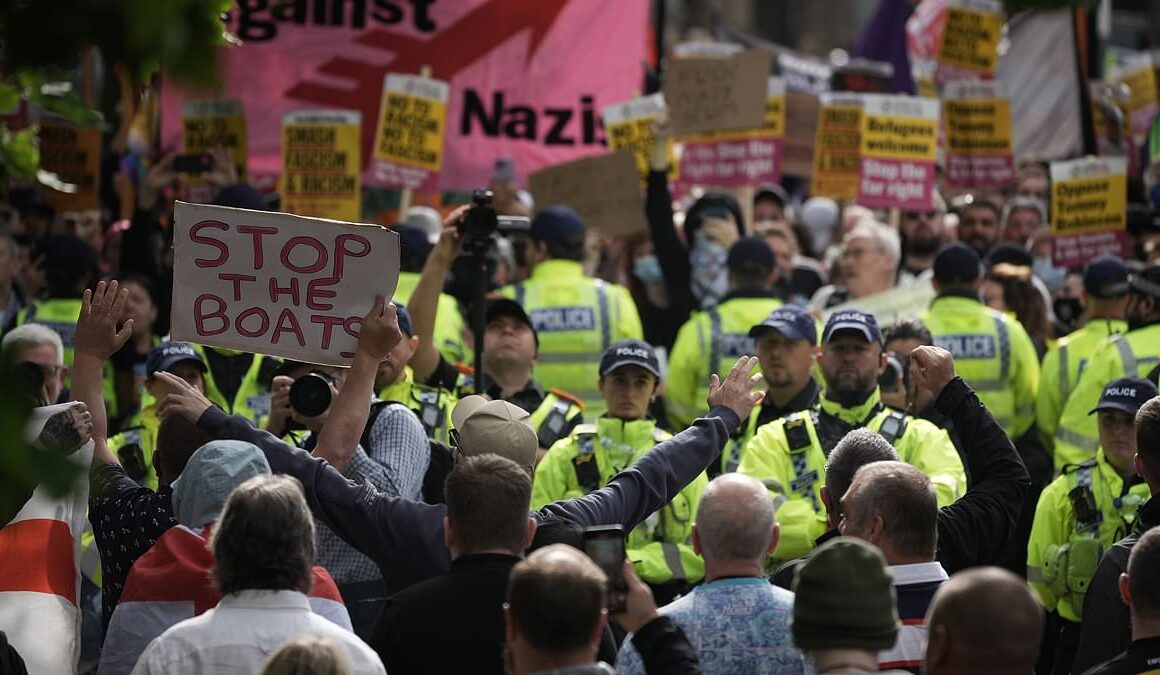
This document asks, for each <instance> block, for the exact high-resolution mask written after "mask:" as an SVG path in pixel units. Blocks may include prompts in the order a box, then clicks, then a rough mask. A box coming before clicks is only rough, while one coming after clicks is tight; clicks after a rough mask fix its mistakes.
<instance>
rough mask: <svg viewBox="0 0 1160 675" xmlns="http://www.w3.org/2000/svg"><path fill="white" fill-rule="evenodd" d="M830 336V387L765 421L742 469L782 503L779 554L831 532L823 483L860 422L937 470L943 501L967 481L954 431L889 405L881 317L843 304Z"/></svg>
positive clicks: (786, 555)
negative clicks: (884, 395) (883, 394)
mask: <svg viewBox="0 0 1160 675" xmlns="http://www.w3.org/2000/svg"><path fill="white" fill-rule="evenodd" d="M822 343H823V346H822V355H821V370H822V377H823V379H824V385H825V389H824V391H823V393H822V397H821V399H820V402H819V404H818V405H816V406H814V407H813V408H811V409H810V410H809V411H808V412H799V413H794V414H791V415H789V416H788V417H784V418H782V419H780V420H778V421H776V422H773V423H771V424H767V425H765V426H763V427H761V428H759V429H758V430H757V435H755V436H754V437H753V439H752V440H751V441H749V444H748V445H747V446H746V448H745V454H744V455H743V456H742V458H741V464H740V466H739V467H738V469H737V470H738V471H739V472H741V473H744V474H748V475H750V476H753V477H754V478H757V479H758V480H761V481H763V482H764V483H765V485H766V487H767V488H768V489H769V492H770V496H771V497H772V498H773V500H774V502H775V504H776V505H777V508H778V511H777V521H778V522H779V523H781V541H780V542H779V543H778V545H777V550H775V551H774V556H773V557H774V560H775V561H777V562H784V561H786V560H789V559H791V558H797V557H800V556H802V555H805V554H806V553H809V551H810V549H811V548H812V547H813V545H814V540H815V539H816V538H817V537H819V536H820V535H821V534H822V533H823V532H825V530H826V512H825V509H824V508H823V507H822V505H821V496H820V491H821V485H822V480H821V478H822V475H823V473H824V469H825V464H826V458H827V457H828V456H829V454H830V451H831V450H833V448H834V446H835V445H837V443H838V441H839V440H841V439H842V437H843V436H845V435H846V433H847V432H849V431H851V430H853V429H859V428H863V427H866V428H869V429H872V430H874V431H877V432H878V433H879V434H881V435H882V436H883V437H884V438H886V440H888V441H890V442H891V443H892V444H893V445H894V447H895V449H897V450H898V454H899V456H900V457H901V458H902V461H904V462H908V463H910V464H912V465H914V466H915V467H916V468H918V469H919V470H921V471H922V472H923V473H925V474H926V475H927V476H929V477H930V479H931V482H932V483H934V486H935V492H936V494H937V496H938V503H939V506H946V505H947V504H950V503H951V502H953V501H954V500H955V499H957V498H958V497H959V496H961V495H962V493H963V492H964V491H965V489H966V477H965V475H964V472H963V465H962V462H961V461H960V460H959V455H958V452H957V451H956V450H955V446H954V444H953V443H951V439H950V437H949V436H947V433H946V431H944V430H942V429H939V428H938V427H936V426H935V425H934V424H932V423H930V422H927V421H926V420H923V419H917V418H913V417H911V416H910V415H907V414H906V413H903V412H899V411H895V410H888V409H886V408H885V407H884V406H883V405H882V401H881V398H880V394H879V391H878V376H879V374H880V373H881V372H882V370H883V369H884V368H885V367H886V363H885V358H884V355H883V352H882V333H881V331H880V330H879V328H878V322H877V321H876V320H875V319H874V317H873V316H872V315H870V314H866V313H864V312H860V311H858V310H844V311H840V312H835V313H834V314H833V315H831V316H830V319H829V321H827V322H826V327H825V330H824V332H823V334H822Z"/></svg>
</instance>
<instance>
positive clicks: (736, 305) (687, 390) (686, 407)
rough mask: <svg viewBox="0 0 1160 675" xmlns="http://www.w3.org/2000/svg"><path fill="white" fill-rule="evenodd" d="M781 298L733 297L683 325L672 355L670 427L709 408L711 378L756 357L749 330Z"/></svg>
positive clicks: (667, 384)
mask: <svg viewBox="0 0 1160 675" xmlns="http://www.w3.org/2000/svg"><path fill="white" fill-rule="evenodd" d="M780 306H781V301H780V300H778V299H777V298H774V297H772V296H769V297H759V298H754V297H735V298H729V299H727V300H726V301H725V302H723V303H721V304H720V305H717V306H716V307H714V308H712V309H709V310H706V311H704V312H697V313H696V314H694V315H693V316H692V318H690V319H689V320H688V321H687V322H685V325H684V326H681V329H680V331H678V332H677V340H676V342H674V343H673V351H672V353H671V354H670V355H669V374H668V379H667V380H666V381H665V406H666V412H667V413H668V418H669V425H670V426H671V427H672V428H673V429H683V428H685V427H687V426H689V425H690V424H692V422H693V420H695V419H697V418H698V417H701V416H702V415H704V414H705V413H706V412H708V410H709V407H708V403H706V401H705V400H706V399H707V398H708V396H709V376H710V375H712V374H713V373H717V374H718V375H719V376H720V377H721V378H722V379H724V378H725V376H726V375H727V374H728V373H729V371H730V369H731V368H733V364H734V363H736V362H737V359H738V358H740V357H742V356H756V354H757V349H756V347H755V346H754V342H753V338H751V337H749V329H750V328H752V327H753V326H755V325H757V324H759V323H761V322H762V321H763V320H764V319H765V317H767V316H769V313H770V312H772V311H773V310H774V309H776V308H778V307H780Z"/></svg>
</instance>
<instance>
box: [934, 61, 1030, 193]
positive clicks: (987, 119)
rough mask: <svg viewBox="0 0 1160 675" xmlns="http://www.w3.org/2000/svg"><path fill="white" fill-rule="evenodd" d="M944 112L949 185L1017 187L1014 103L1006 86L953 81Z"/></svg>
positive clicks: (994, 83) (995, 82)
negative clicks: (1007, 93) (1009, 97)
mask: <svg viewBox="0 0 1160 675" xmlns="http://www.w3.org/2000/svg"><path fill="white" fill-rule="evenodd" d="M942 111H943V119H944V120H945V124H946V126H945V131H946V136H945V140H946V145H945V149H946V153H945V157H946V178H947V184H948V185H951V186H954V187H958V188H966V189H971V188H1003V187H1007V186H1009V185H1011V184H1013V183H1014V182H1015V155H1014V152H1013V150H1012V142H1011V100H1010V99H1008V98H1007V95H1006V92H1005V91H1004V90H1003V83H1002V82H999V81H995V80H992V81H986V82H951V83H948V84H947V86H946V90H945V95H944V98H943V107H942Z"/></svg>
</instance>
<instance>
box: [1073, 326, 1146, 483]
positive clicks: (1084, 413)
mask: <svg viewBox="0 0 1160 675" xmlns="http://www.w3.org/2000/svg"><path fill="white" fill-rule="evenodd" d="M1157 363H1160V324H1153V325H1151V326H1146V327H1144V328H1137V329H1136V330H1133V331H1129V332H1127V333H1122V334H1120V335H1113V336H1111V337H1109V338H1108V339H1107V340H1105V341H1104V342H1103V343H1101V344H1100V346H1099V347H1097V348H1096V351H1095V353H1093V354H1092V356H1091V359H1089V360H1088V362H1087V365H1086V366H1084V369H1083V373H1082V374H1081V375H1080V377H1079V382H1078V383H1077V384H1076V385H1075V389H1074V390H1073V391H1072V392H1071V395H1070V396H1068V397H1067V403H1065V404H1064V406H1063V413H1062V414H1061V415H1060V416H1059V426H1058V427H1057V428H1056V430H1055V449H1054V451H1053V454H1054V456H1055V468H1056V471H1057V472H1058V471H1059V470H1060V469H1062V468H1063V467H1064V466H1065V465H1067V464H1080V463H1082V462H1085V461H1087V460H1089V459H1091V458H1092V457H1094V456H1095V454H1096V450H1097V449H1098V448H1099V445H1100V433H1099V422H1098V421H1097V419H1096V416H1095V415H1091V414H1089V413H1090V412H1091V410H1092V408H1094V407H1096V404H1097V403H1099V400H1100V396H1101V395H1102V394H1103V393H1104V387H1106V386H1108V383H1109V382H1111V381H1112V380H1115V379H1117V378H1121V377H1127V376H1132V377H1144V376H1146V375H1147V374H1148V372H1149V371H1151V370H1152V369H1153V368H1155V367H1156V364H1157Z"/></svg>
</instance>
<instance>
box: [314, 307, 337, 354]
mask: <svg viewBox="0 0 1160 675" xmlns="http://www.w3.org/2000/svg"><path fill="white" fill-rule="evenodd" d="M310 323H317V324H320V325H321V326H322V345H321V347H322V349H330V333H331V331H333V330H334V327H335V326H341V325H343V321H342V317H340V316H327V315H326V314H312V315H310Z"/></svg>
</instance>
